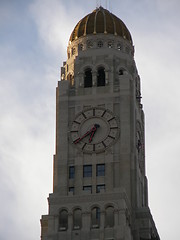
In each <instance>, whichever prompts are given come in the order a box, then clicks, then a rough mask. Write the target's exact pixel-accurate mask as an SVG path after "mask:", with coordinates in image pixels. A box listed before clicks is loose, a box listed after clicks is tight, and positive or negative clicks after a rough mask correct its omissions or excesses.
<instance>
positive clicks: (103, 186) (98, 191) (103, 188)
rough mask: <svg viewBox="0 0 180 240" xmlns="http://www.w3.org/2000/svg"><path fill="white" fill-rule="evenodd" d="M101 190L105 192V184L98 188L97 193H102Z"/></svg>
mask: <svg viewBox="0 0 180 240" xmlns="http://www.w3.org/2000/svg"><path fill="white" fill-rule="evenodd" d="M101 190H105V184H99V185H97V186H96V193H100V192H101Z"/></svg>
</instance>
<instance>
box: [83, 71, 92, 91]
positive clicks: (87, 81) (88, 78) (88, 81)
mask: <svg viewBox="0 0 180 240" xmlns="http://www.w3.org/2000/svg"><path fill="white" fill-rule="evenodd" d="M84 87H85V88H88V87H92V71H91V69H90V68H88V69H86V70H85V74H84Z"/></svg>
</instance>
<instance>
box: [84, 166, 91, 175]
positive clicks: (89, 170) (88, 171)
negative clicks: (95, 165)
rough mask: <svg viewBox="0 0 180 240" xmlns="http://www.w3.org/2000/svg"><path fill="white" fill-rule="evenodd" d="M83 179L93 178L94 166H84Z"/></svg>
mask: <svg viewBox="0 0 180 240" xmlns="http://www.w3.org/2000/svg"><path fill="white" fill-rule="evenodd" d="M83 177H92V165H85V166H83Z"/></svg>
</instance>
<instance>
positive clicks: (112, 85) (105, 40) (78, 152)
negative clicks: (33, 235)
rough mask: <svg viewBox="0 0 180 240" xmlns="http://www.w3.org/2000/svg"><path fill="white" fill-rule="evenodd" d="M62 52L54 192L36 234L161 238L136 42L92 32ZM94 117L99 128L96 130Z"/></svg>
mask: <svg viewBox="0 0 180 240" xmlns="http://www.w3.org/2000/svg"><path fill="white" fill-rule="evenodd" d="M67 55H68V59H67V61H66V62H64V63H63V67H62V68H61V81H59V82H58V87H57V94H56V96H57V97H56V153H55V156H54V182H53V193H52V194H50V195H49V198H48V202H49V213H48V215H43V216H42V218H41V239H42V240H84V239H87V240H112V239H114V240H140V239H153V238H156V239H157V240H159V239H160V238H159V235H158V232H157V230H156V227H155V223H154V221H153V218H152V216H151V213H150V209H149V207H148V189H147V178H146V174H145V154H144V151H145V142H144V113H143V106H142V103H141V90H140V77H139V75H138V71H137V68H136V65H135V61H134V47H133V45H132V44H131V43H130V42H129V41H127V40H126V39H124V38H122V37H121V36H117V35H113V34H104V33H100V34H90V35H86V36H83V37H80V38H77V39H75V40H74V41H73V42H69V44H68V48H67ZM95 123H99V124H98V128H99V129H95V130H93V129H94V128H92V126H95ZM88 124H89V125H88ZM91 125H92V126H91ZM87 126H89V127H90V128H91V129H90V130H89V129H87V131H85V129H86V127H87ZM88 131H89V133H88ZM85 133H86V135H84V134H85ZM113 134H114V135H113ZM91 137H92V138H91ZM98 149H99V150H98Z"/></svg>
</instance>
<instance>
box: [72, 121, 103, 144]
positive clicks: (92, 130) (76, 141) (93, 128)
mask: <svg viewBox="0 0 180 240" xmlns="http://www.w3.org/2000/svg"><path fill="white" fill-rule="evenodd" d="M98 127H99V125H98V124H94V126H93V127H92V128H91V129H90V130H89V131H87V132H86V133H85V134H84V135H83V136H82V137H80V138H78V139H76V140H75V141H74V143H75V144H76V143H78V142H80V141H81V140H82V139H83V138H85V137H86V136H88V135H89V134H90V133H93V132H94V131H96V129H97V128H98ZM91 135H92V134H91Z"/></svg>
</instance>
